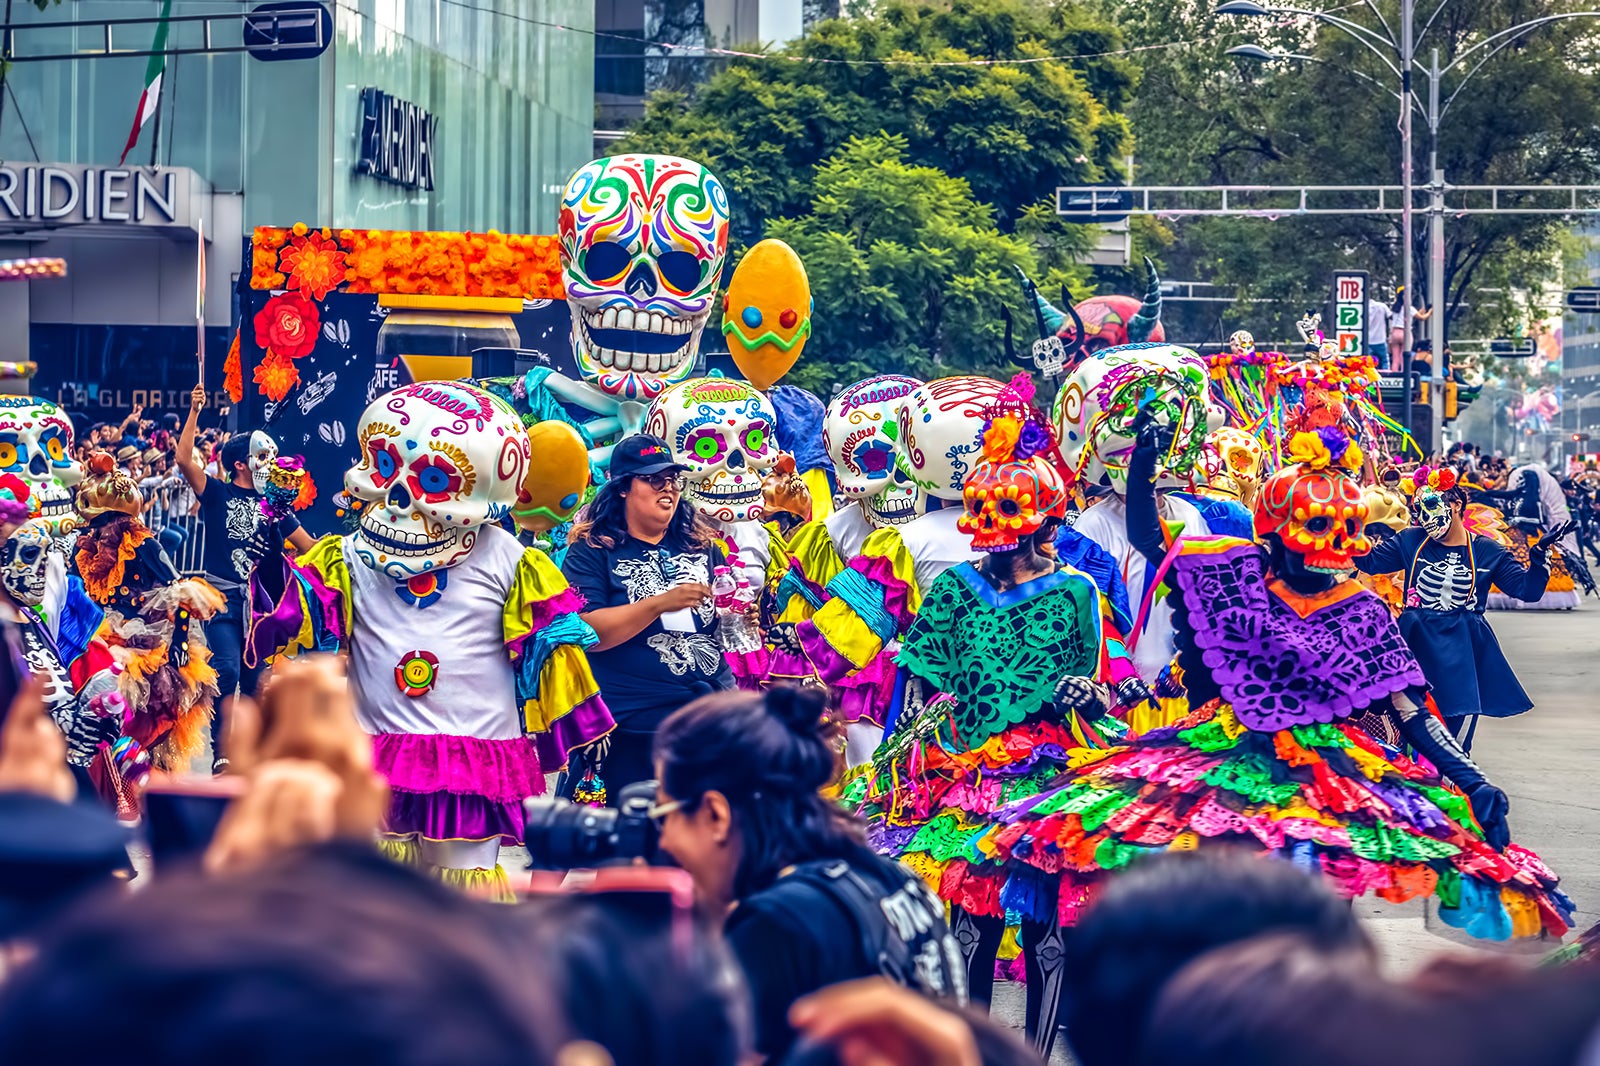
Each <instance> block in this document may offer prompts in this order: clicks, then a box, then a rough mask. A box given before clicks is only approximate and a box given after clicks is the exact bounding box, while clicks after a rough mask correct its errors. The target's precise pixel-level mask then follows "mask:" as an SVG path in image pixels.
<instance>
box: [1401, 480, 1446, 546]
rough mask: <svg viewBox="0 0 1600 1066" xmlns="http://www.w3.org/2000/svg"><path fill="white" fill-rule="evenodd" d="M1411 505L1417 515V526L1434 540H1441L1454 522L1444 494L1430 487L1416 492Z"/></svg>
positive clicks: (1424, 487) (1426, 486)
mask: <svg viewBox="0 0 1600 1066" xmlns="http://www.w3.org/2000/svg"><path fill="white" fill-rule="evenodd" d="M1411 503H1412V510H1414V511H1415V512H1416V515H1417V525H1419V526H1421V527H1422V528H1423V530H1424V532H1426V533H1427V534H1428V536H1430V537H1432V538H1433V539H1434V540H1443V539H1444V536H1445V534H1447V533H1449V532H1450V526H1451V525H1452V524H1454V522H1455V516H1454V515H1452V514H1451V513H1450V501H1449V500H1448V499H1446V498H1445V496H1444V494H1443V493H1441V492H1440V491H1439V490H1437V489H1435V488H1433V487H1432V486H1430V485H1424V486H1422V487H1421V488H1420V489H1418V490H1417V494H1416V496H1415V497H1413V498H1412V501H1411Z"/></svg>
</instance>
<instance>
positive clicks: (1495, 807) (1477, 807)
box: [1467, 781, 1511, 851]
mask: <svg viewBox="0 0 1600 1066" xmlns="http://www.w3.org/2000/svg"><path fill="white" fill-rule="evenodd" d="M1467 801H1468V802H1469V803H1471V804H1472V815H1473V817H1474V818H1476V819H1478V824H1479V825H1481V826H1483V839H1484V840H1486V841H1487V842H1488V844H1489V846H1490V847H1491V848H1493V849H1494V850H1496V851H1504V850H1506V845H1507V844H1509V843H1511V827H1510V826H1508V825H1507V824H1506V815H1507V814H1509V813H1511V801H1510V800H1508V799H1507V798H1506V794H1505V793H1504V792H1501V791H1500V790H1499V789H1498V788H1495V787H1494V786H1493V785H1491V784H1489V782H1487V781H1485V782H1483V783H1482V784H1480V785H1478V786H1477V787H1476V788H1473V789H1471V790H1469V791H1468V792H1467Z"/></svg>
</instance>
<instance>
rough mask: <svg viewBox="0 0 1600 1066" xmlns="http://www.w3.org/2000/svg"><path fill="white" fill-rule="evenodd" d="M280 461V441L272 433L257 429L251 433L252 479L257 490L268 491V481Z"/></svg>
mask: <svg viewBox="0 0 1600 1066" xmlns="http://www.w3.org/2000/svg"><path fill="white" fill-rule="evenodd" d="M277 463H278V442H277V441H275V440H273V439H272V436H271V434H268V433H263V432H262V431H261V430H259V429H258V430H256V431H255V432H253V433H251V434H250V480H252V481H254V482H255V485H256V491H257V492H266V491H267V482H268V481H269V480H271V477H272V468H273V467H274V466H276V465H277Z"/></svg>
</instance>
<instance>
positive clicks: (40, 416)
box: [0, 364, 83, 536]
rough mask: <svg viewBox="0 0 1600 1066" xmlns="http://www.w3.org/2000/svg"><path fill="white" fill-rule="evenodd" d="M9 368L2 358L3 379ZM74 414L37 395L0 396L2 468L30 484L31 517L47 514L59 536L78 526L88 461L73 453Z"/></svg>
mask: <svg viewBox="0 0 1600 1066" xmlns="http://www.w3.org/2000/svg"><path fill="white" fill-rule="evenodd" d="M5 377H6V374H5V372H4V365H3V364H0V380H4V378H5ZM72 456H73V442H72V420H71V419H70V418H68V417H67V413H66V412H65V411H63V410H61V408H59V407H57V406H56V405H55V404H53V403H51V402H50V401H49V400H42V399H40V398H39V397H37V396H0V474H12V475H15V476H16V477H19V478H21V479H22V480H23V481H25V482H26V483H27V485H28V493H29V495H28V507H29V517H32V518H40V519H43V520H44V522H45V524H46V525H47V526H48V527H49V529H50V532H51V534H52V535H54V536H62V535H65V534H66V533H69V532H71V530H72V529H73V528H74V527H75V526H77V524H78V522H79V518H78V514H77V512H76V511H75V510H74V509H73V492H74V491H75V490H76V488H77V486H78V483H79V482H80V481H82V480H83V464H82V463H80V462H78V461H77V460H76V459H74V458H73V457H72Z"/></svg>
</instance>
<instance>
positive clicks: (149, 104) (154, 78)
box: [117, 0, 172, 167]
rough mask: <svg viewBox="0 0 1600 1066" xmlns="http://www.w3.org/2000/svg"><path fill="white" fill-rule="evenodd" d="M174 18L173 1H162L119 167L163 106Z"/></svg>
mask: <svg viewBox="0 0 1600 1066" xmlns="http://www.w3.org/2000/svg"><path fill="white" fill-rule="evenodd" d="M171 17H172V0H161V22H160V24H159V25H157V26H156V39H155V43H154V44H152V45H151V46H150V51H151V53H152V54H151V56H150V62H149V64H147V65H146V66H145V68H144V92H142V93H140V94H139V110H138V112H137V113H136V114H135V115H134V117H133V129H131V130H129V131H128V143H127V144H126V145H125V146H124V147H123V149H122V158H121V159H119V160H117V166H119V167H120V166H121V165H122V164H123V163H125V162H127V161H128V153H129V152H131V151H133V146H134V145H136V144H138V143H139V133H140V131H141V130H143V129H144V124H145V123H146V122H149V121H150V119H151V118H152V117H154V115H155V113H156V108H157V107H159V106H160V104H161V75H162V74H163V73H165V71H166V69H167V20H168V19H170V18H171Z"/></svg>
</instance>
